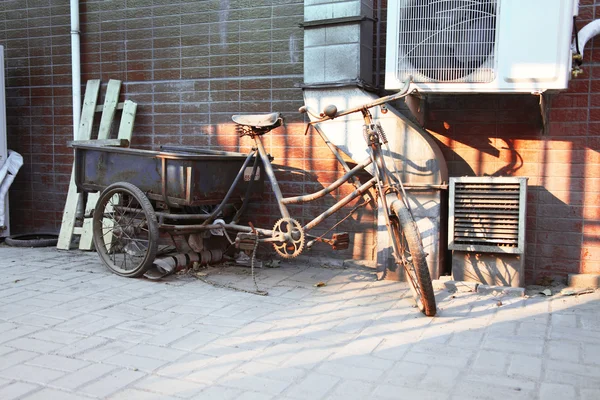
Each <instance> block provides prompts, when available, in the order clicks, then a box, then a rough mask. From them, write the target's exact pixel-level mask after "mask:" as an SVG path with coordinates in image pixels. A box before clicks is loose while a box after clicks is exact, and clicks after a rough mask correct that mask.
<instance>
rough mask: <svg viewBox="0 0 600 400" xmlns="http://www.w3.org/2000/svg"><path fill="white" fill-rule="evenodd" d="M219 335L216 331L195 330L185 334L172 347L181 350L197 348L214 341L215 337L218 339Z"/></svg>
mask: <svg viewBox="0 0 600 400" xmlns="http://www.w3.org/2000/svg"><path fill="white" fill-rule="evenodd" d="M218 338H219V335H217V334H214V333H206V332H194V333H192V334H190V335H187V336H185V337H184V338H182V339H180V340H178V341H176V342H174V343H172V344H171V345H170V347H173V348H174V349H179V350H186V351H190V350H192V351H193V350H196V349H198V348H199V347H201V346H203V345H205V344H207V343H210V342H212V341H213V340H215V339H218Z"/></svg>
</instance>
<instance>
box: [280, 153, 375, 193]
mask: <svg viewBox="0 0 600 400" xmlns="http://www.w3.org/2000/svg"><path fill="white" fill-rule="evenodd" d="M369 164H371V159H370V158H369V159H366V160H364V161H363V162H361V163H360V164H358V165H357V166H356V167H354V168H352V169H351V170H350V171H348V172H347V173H346V174H344V176H342V177H341V178H339V179H338V180H337V181H335V182H333V183H332V184H331V185H329V186H327V187H326V188H323V189H321V190H319V191H318V192H315V193H311V194H306V195H304V196H296V197H287V198H285V199H282V202H283V204H294V203H304V202H307V201H313V200H316V199H320V198H321V197H323V196H325V195H326V194H327V193H331V192H332V191H334V190H335V189H337V188H339V187H340V186H342V185H343V184H344V183H346V181H347V180H348V179H350V178H351V177H353V176H354V175H355V174H356V173H357V172H358V171H361V170H363V169H364V168H365V167H366V166H367V165H369Z"/></svg>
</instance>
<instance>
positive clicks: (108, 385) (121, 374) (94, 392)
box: [78, 369, 144, 397]
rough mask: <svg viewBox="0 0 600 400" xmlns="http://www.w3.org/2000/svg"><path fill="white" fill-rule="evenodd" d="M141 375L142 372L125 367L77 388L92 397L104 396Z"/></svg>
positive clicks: (142, 374) (142, 375)
mask: <svg viewBox="0 0 600 400" xmlns="http://www.w3.org/2000/svg"><path fill="white" fill-rule="evenodd" d="M142 377H144V373H142V372H140V371H131V370H126V369H118V370H113V371H111V372H110V373H108V375H106V376H104V377H102V378H100V379H98V380H97V381H95V382H93V383H90V384H88V385H85V386H83V387H82V388H80V389H78V392H81V393H83V394H86V395H90V396H94V397H106V396H108V395H110V394H112V393H114V392H116V391H118V390H120V389H122V388H124V387H126V386H128V385H129V384H131V383H133V382H135V381H137V380H139V379H141V378H142Z"/></svg>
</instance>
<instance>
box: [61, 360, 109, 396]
mask: <svg viewBox="0 0 600 400" xmlns="http://www.w3.org/2000/svg"><path fill="white" fill-rule="evenodd" d="M115 369H116V367H115V366H112V365H104V364H91V365H89V366H87V367H84V368H82V369H80V370H78V371H75V372H73V373H71V374H68V375H65V376H64V377H62V378H60V379H58V380H55V381H53V382H52V383H51V384H50V386H53V387H57V388H60V389H65V390H75V389H77V388H78V387H80V386H83V385H85V384H86V383H90V382H91V381H94V380H96V379H98V378H100V377H101V376H104V375H106V374H108V373H109V372H111V371H114V370H115Z"/></svg>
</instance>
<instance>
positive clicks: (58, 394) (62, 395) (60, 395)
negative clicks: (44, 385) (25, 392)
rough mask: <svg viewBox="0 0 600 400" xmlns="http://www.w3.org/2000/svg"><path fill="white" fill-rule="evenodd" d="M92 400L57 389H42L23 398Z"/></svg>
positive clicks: (35, 399) (34, 399) (28, 399)
mask: <svg viewBox="0 0 600 400" xmlns="http://www.w3.org/2000/svg"><path fill="white" fill-rule="evenodd" d="M49 399H56V400H59V399H60V400H90V398H89V397H88V396H82V395H78V394H74V393H67V392H62V391H59V390H55V389H42V390H40V391H39V392H35V393H33V394H31V395H29V396H26V397H23V400H49Z"/></svg>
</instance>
